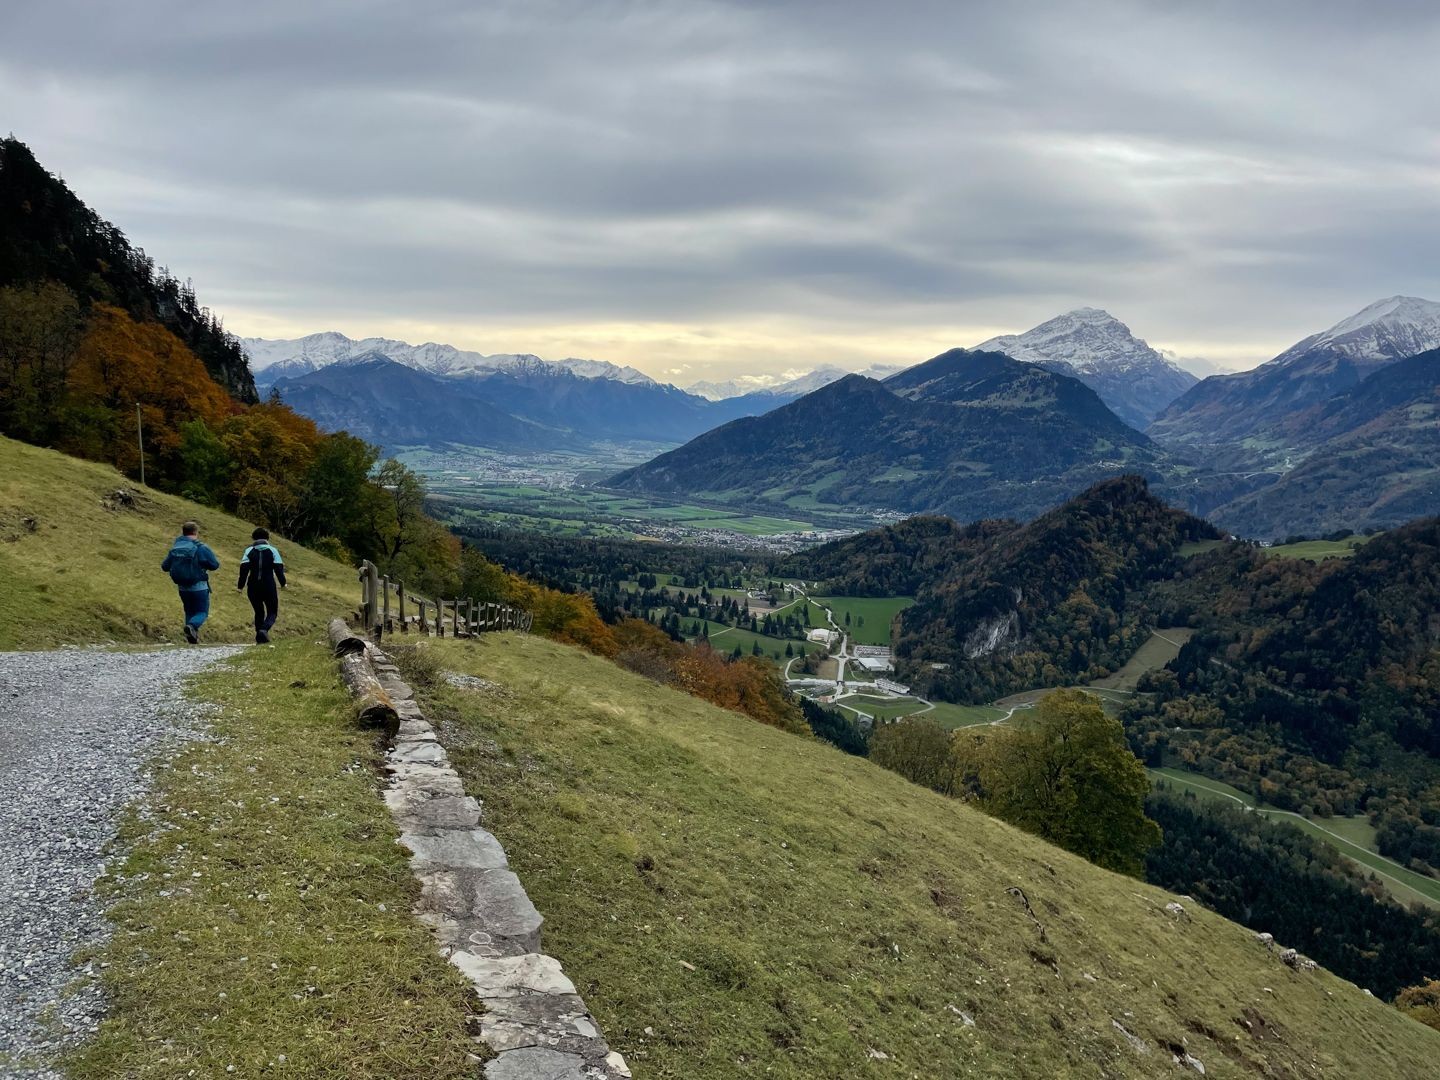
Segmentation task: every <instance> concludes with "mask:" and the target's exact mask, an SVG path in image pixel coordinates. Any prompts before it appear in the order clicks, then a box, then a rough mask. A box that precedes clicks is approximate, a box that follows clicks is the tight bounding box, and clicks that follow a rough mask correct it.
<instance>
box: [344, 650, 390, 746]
mask: <svg viewBox="0 0 1440 1080" xmlns="http://www.w3.org/2000/svg"><path fill="white" fill-rule="evenodd" d="M340 681H341V682H343V683H344V684H345V687H346V689H348V690H349V691H350V696H351V697H353V698H354V699H355V719H356V720H358V721H359V722H360V724H361V725H362V726H363V727H378V728H381V729H382V730H383V731H384V732H385V734H386V736H387V737H389V738H391V739H393V738H394V737H395V736H396V735H398V734H399V733H400V714H399V713H397V712H396V711H395V703H394V701H392V700H391V698H390V695H389V694H387V693H386V692H385V688H384V687H383V686H381V685H380V680H379V679H377V678H376V677H375V672H374V670H373V669H372V668H371V667H370V659H369V657H367V656H366V655H365V653H364V652H363V651H361V652H358V653H346V654H344V655H343V656H341V657H340Z"/></svg>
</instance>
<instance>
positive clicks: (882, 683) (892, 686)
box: [875, 679, 910, 694]
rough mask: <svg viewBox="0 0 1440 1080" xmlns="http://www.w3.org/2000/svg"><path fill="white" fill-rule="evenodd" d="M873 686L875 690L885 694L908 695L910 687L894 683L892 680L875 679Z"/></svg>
mask: <svg viewBox="0 0 1440 1080" xmlns="http://www.w3.org/2000/svg"><path fill="white" fill-rule="evenodd" d="M875 686H876V688H877V689H880V690H884V691H885V692H886V693H890V694H908V693H910V687H908V686H906V685H905V684H904V683H898V682H895V681H894V680H893V679H876V680H875Z"/></svg>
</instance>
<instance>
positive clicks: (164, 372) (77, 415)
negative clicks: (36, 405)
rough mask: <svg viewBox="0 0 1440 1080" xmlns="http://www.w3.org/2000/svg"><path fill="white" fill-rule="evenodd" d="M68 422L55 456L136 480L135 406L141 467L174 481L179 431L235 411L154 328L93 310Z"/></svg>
mask: <svg viewBox="0 0 1440 1080" xmlns="http://www.w3.org/2000/svg"><path fill="white" fill-rule="evenodd" d="M68 390H69V394H70V397H71V402H70V406H69V408H70V410H71V414H72V415H71V421H70V422H69V423H67V424H65V425H64V433H63V434H62V435H61V438H60V440H59V441H60V449H62V450H65V451H67V452H69V453H78V454H80V455H82V456H85V457H91V458H100V459H101V460H104V461H109V462H111V463H112V464H114V465H115V466H116V467H117V468H119V469H121V470H122V471H124V472H127V473H132V474H133V473H137V472H138V471H139V465H140V450H139V447H138V445H137V443H136V439H135V426H134V425H135V407H136V405H137V404H138V405H139V407H140V416H141V420H142V421H143V423H144V428H145V449H146V455H147V466H148V468H149V469H150V470H153V475H155V476H156V477H157V479H159V478H164V479H169V480H172V481H174V480H177V479H179V476H180V474H181V472H182V468H183V463H182V462H181V461H180V460H179V454H178V451H179V449H180V443H181V438H182V435H181V430H180V428H181V425H182V424H184V423H186V422H187V421H190V420H195V419H200V420H203V421H205V423H207V424H209V425H211V426H212V427H213V426H216V425H218V424H220V423H221V422H222V421H224V420H225V419H226V418H227V417H228V416H230V415H231V413H232V412H234V411H236V410H238V409H239V408H240V406H239V405H237V404H235V403H234V402H232V401H231V399H230V396H229V395H228V394H226V393H225V391H224V390H222V389H221V388H220V386H219V385H218V384H217V383H216V382H215V380H214V379H212V378H211V377H210V373H209V372H207V371H206V370H205V365H204V364H202V363H201V362H200V361H199V360H198V359H197V358H196V357H195V355H194V354H193V353H192V352H191V351H190V350H189V349H187V348H186V347H185V345H184V344H183V343H182V342H181V341H180V339H179V338H177V337H176V336H175V335H174V334H172V333H171V332H170V331H169V330H167V329H165V328H164V327H163V326H161V325H159V324H158V323H138V322H136V321H135V320H134V319H132V318H130V316H129V315H127V314H126V313H125V312H123V311H121V310H120V309H119V308H116V307H110V306H109V305H106V304H97V305H95V307H94V308H92V309H91V312H90V319H89V325H88V327H87V329H86V332H85V336H84V337H83V338H82V339H81V342H80V347H79V349H78V350H77V353H76V357H75V362H74V364H73V365H72V366H71V368H70V372H69V382H68Z"/></svg>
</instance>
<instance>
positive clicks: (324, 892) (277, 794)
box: [66, 641, 475, 1080]
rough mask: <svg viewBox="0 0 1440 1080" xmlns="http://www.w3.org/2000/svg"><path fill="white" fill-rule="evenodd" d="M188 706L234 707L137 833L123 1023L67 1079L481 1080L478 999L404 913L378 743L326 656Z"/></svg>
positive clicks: (120, 975) (116, 962)
mask: <svg viewBox="0 0 1440 1080" xmlns="http://www.w3.org/2000/svg"><path fill="white" fill-rule="evenodd" d="M192 693H193V695H194V696H195V697H196V698H198V699H200V700H204V701H209V702H214V703H216V704H218V705H219V706H220V707H219V709H218V711H217V712H216V713H215V714H214V716H213V719H212V722H211V728H212V731H213V735H214V741H205V742H198V743H192V744H188V745H187V746H186V747H185V748H183V749H182V750H181V751H180V752H179V754H178V755H176V756H175V757H174V758H173V760H171V761H170V762H169V763H168V764H166V765H161V766H160V767H159V768H157V769H156V772H155V779H154V784H153V788H152V790H151V792H150V794H149V796H148V797H147V798H146V799H145V800H144V802H143V806H142V807H141V808H140V809H139V810H137V811H135V812H132V813H131V814H130V816H129V818H128V820H127V821H126V823H125V825H124V829H123V834H122V838H121V844H122V846H123V849H124V850H125V855H124V859H123V861H122V862H121V863H120V864H119V866H118V875H117V877H115V878H109V879H102V886H101V887H102V889H103V890H104V892H105V894H106V896H107V898H108V899H109V900H110V901H111V902H112V904H113V906H112V907H111V909H110V914H111V918H112V919H113V921H114V922H115V923H116V932H115V936H114V938H113V940H112V941H111V942H110V944H109V945H108V946H106V947H105V948H104V949H103V950H101V952H100V955H99V956H98V957H97V958H96V959H98V960H99V961H102V962H104V963H107V964H108V965H109V966H108V967H106V968H105V969H104V971H103V975H102V978H103V982H104V986H105V990H106V993H107V994H108V996H109V999H110V1002H111V1007H110V1012H109V1015H108V1016H107V1017H106V1019H105V1021H104V1022H103V1023H102V1024H101V1027H100V1030H99V1033H98V1034H97V1035H96V1037H95V1038H94V1039H93V1040H91V1041H90V1042H89V1043H87V1044H85V1045H84V1046H83V1047H82V1048H81V1049H80V1050H79V1051H78V1053H76V1054H74V1055H73V1056H72V1057H71V1058H70V1060H69V1061H68V1062H66V1067H67V1074H68V1075H69V1076H71V1077H95V1078H97V1080H98V1078H112V1077H121V1076H123V1077H128V1078H139V1080H144V1078H149V1077H156V1078H160V1077H164V1078H167V1080H168V1078H170V1077H184V1076H187V1075H193V1076H206V1077H211V1076H225V1075H226V1074H227V1069H228V1068H229V1067H230V1066H234V1071H235V1073H236V1074H238V1075H240V1076H263V1075H270V1074H271V1073H273V1074H275V1075H280V1076H295V1077H326V1076H345V1077H374V1078H377V1080H380V1078H385V1080H389V1078H396V1077H414V1078H417V1080H419V1078H422V1077H423V1078H425V1080H430V1078H436V1077H462V1076H473V1075H474V1074H475V1070H474V1067H473V1065H470V1064H467V1061H466V1051H467V1050H470V1049H471V1048H472V1044H471V1043H470V1042H469V1040H468V1039H467V1037H466V1031H465V1013H466V1009H465V997H466V994H467V993H469V990H468V987H467V985H466V984H465V982H464V980H463V979H462V978H461V976H460V974H459V973H458V972H457V971H455V970H454V969H453V968H451V967H450V965H449V964H447V963H445V961H443V960H442V959H440V957H439V956H438V955H437V952H436V948H435V942H434V940H433V938H432V936H431V933H430V931H429V930H428V929H426V928H424V927H422V926H420V925H419V923H417V922H416V921H415V919H414V918H413V917H412V916H411V914H410V908H411V905H412V904H413V903H414V901H415V899H416V897H417V894H418V886H417V885H416V883H415V881H414V879H413V877H412V876H411V873H410V869H409V866H408V863H407V860H406V857H405V854H404V852H403V851H402V849H401V848H400V847H399V846H398V845H397V844H396V843H395V836H396V834H395V830H394V827H393V825H392V823H391V820H390V815H389V812H388V811H387V810H386V808H385V805H384V803H383V802H382V801H381V798H380V793H379V791H378V781H377V777H376V769H377V767H378V763H379V754H378V750H377V743H376V739H375V736H374V734H373V733H370V732H362V731H359V730H355V729H353V728H352V727H351V726H350V725H349V723H348V720H347V718H346V717H347V715H348V713H347V710H348V699H347V697H346V695H345V693H344V691H343V689H342V688H341V687H340V686H339V683H338V680H337V678H336V675H335V666H334V663H333V661H332V660H331V659H330V657H329V654H328V652H327V651H326V650H324V649H322V648H321V647H319V646H318V645H315V644H312V643H310V642H299V641H291V642H286V643H284V644H282V645H279V646H277V647H276V648H274V649H255V650H252V651H250V652H248V653H247V654H245V656H244V657H242V658H240V659H239V660H238V661H234V662H232V663H231V664H229V665H227V666H225V667H223V668H220V669H217V670H215V671H213V672H210V673H207V674H205V675H202V676H200V677H198V678H197V679H196V680H195V683H194V684H193V689H192ZM192 1070H193V1072H192Z"/></svg>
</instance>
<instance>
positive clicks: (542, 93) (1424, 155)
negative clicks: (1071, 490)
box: [0, 0, 1440, 378]
mask: <svg viewBox="0 0 1440 1080" xmlns="http://www.w3.org/2000/svg"><path fill="white" fill-rule="evenodd" d="M1437 52H1440V16H1437V14H1436V12H1435V9H1434V8H1433V6H1432V5H1428V4H1420V3H1415V4H1411V3H1380V4H1376V5H1369V6H1367V7H1366V8H1365V9H1364V10H1361V9H1360V8H1359V7H1357V6H1355V5H1349V4H1340V3H1329V2H1317V0H1309V2H1304V0H1296V2H1290V3H1287V2H1280V3H1273V4H1266V5H1251V4H1239V3H1236V4H1229V3H1225V2H1220V3H1210V4H1205V5H1159V4H1151V3H1091V4H1070V3H1045V2H1039V0H1036V2H1024V3H1013V2H1012V3H1004V4H1000V3H997V4H987V3H967V4H953V3H936V4H929V3H901V4H895V5H877V4H861V3H855V4H848V3H834V2H826V3H784V2H781V3H775V2H757V3H753V4H747V3H639V2H637V3H622V2H616V0H591V2H576V3H560V2H543V0H542V2H525V3H516V4H507V3H491V4H485V5H476V4H472V3H468V2H467V3H443V2H431V3H424V4H401V3H374V2H372V3H353V2H347V3H325V4H319V3H306V4H296V3H293V2H287V3H270V2H268V0H264V2H259V3H249V4H245V5H225V6H221V5H212V4H208V3H194V2H191V3H170V2H156V0H135V2H134V3H128V4H123V5H95V4H90V3H65V2H55V0H47V2H43V3H41V2H30V0H21V2H19V3H15V2H12V3H10V4H8V5H7V6H6V8H5V11H4V13H3V14H0V101H4V102H6V103H7V105H8V106H9V108H7V110H6V113H7V116H6V118H5V122H6V123H8V124H9V125H11V127H12V129H13V131H14V133H15V134H16V135H17V136H19V137H20V138H22V139H24V140H26V141H27V142H29V143H30V144H31V145H32V147H33V148H34V149H35V151H36V153H37V154H38V155H39V156H40V158H41V160H42V161H44V162H45V163H46V164H47V165H48V166H49V167H51V168H52V169H55V170H58V171H60V172H61V173H62V174H63V175H64V176H65V177H66V179H67V180H68V181H69V182H70V183H71V184H72V185H73V186H74V187H75V188H76V189H77V191H78V192H79V193H80V194H81V196H82V197H84V198H85V199H87V201H89V202H91V204H92V205H94V206H95V207H96V208H97V209H99V210H100V212H101V213H102V214H104V215H106V216H107V217H110V218H112V219H113V220H114V221H116V223H117V224H119V225H121V227H122V228H124V229H126V231H127V232H129V233H130V234H131V235H132V237H133V238H134V239H136V240H137V242H139V243H141V244H142V245H143V246H144V247H146V248H147V250H149V251H150V252H151V253H152V254H154V255H155V256H156V257H157V258H158V259H159V260H161V261H162V262H165V263H168V264H169V265H170V266H172V267H173V268H174V269H175V270H176V271H177V272H179V273H181V274H182V275H188V276H191V277H193V278H194V279H195V281H196V283H197V287H198V288H199V290H200V293H201V295H202V297H204V298H205V299H206V300H207V301H208V302H209V303H211V304H212V305H213V306H214V307H215V308H217V309H218V310H220V311H222V312H224V313H226V315H227V318H228V320H229V322H230V324H231V326H232V327H233V328H234V329H236V330H237V331H239V332H242V333H247V334H248V333H259V334H267V335H277V334H295V333H304V332H309V331H313V330H319V329H330V328H335V329H340V330H344V331H345V332H347V333H350V334H352V335H359V334H368V333H385V334H389V335H391V336H400V337H410V338H427V337H431V338H436V339H439V340H449V341H453V342H454V343H455V344H459V345H463V346H468V347H474V348H481V349H484V350H487V351H515V350H530V351H536V352H540V353H542V354H543V355H559V354H577V355H594V356H599V357H601V358H604V359H610V360H614V361H617V362H628V363H635V364H636V365H637V366H640V367H642V368H644V369H645V370H647V371H650V372H651V373H652V374H656V375H661V374H663V373H665V372H668V371H671V370H681V369H683V370H685V372H686V375H687V377H693V378H699V377H718V378H724V377H729V376H733V375H735V374H738V373H740V372H745V371H751V372H760V371H764V370H768V369H775V370H779V369H781V368H788V367H793V366H796V365H797V364H801V365H804V364H810V363H817V362H835V361H839V362H842V363H854V364H857V365H858V364H861V363H869V362H876V361H881V362H907V361H914V360H918V359H922V358H924V356H926V355H930V353H931V352H934V351H939V349H942V348H945V347H948V346H951V345H955V344H966V345H968V344H973V343H974V342H976V341H978V340H980V339H982V338H984V337H987V336H989V335H991V334H993V333H998V332H1006V331H1016V330H1023V329H1025V328H1026V327H1028V326H1031V325H1033V324H1035V323H1038V322H1040V321H1042V320H1044V319H1045V318H1048V317H1049V316H1051V315H1053V314H1056V313H1057V312H1059V311H1061V310H1064V309H1066V308H1069V307H1074V306H1078V305H1081V304H1091V305H1094V306H1100V307H1105V308H1107V309H1109V310H1110V311H1112V312H1113V313H1114V314H1116V315H1117V316H1119V317H1120V318H1121V319H1123V320H1125V321H1126V322H1128V323H1129V324H1130V325H1131V326H1132V328H1133V329H1134V330H1135V332H1136V333H1137V334H1140V335H1141V336H1144V337H1147V338H1149V339H1150V340H1151V341H1152V343H1155V344H1158V345H1163V346H1167V347H1170V348H1173V349H1175V350H1176V351H1177V352H1179V353H1180V354H1182V355H1191V356H1205V357H1209V358H1211V359H1215V360H1219V361H1222V362H1230V363H1233V364H1236V365H1237V366H1238V365H1245V364H1248V363H1253V362H1256V361H1259V360H1262V359H1265V358H1267V357H1268V356H1269V355H1273V354H1274V353H1276V352H1278V351H1279V350H1280V349H1281V348H1283V347H1284V346H1286V345H1288V344H1290V343H1291V342H1293V341H1294V340H1296V339H1298V338H1300V337H1303V336H1304V335H1305V334H1307V333H1310V332H1311V331H1313V330H1317V329H1320V328H1322V327H1324V326H1326V325H1328V324H1329V323H1331V322H1334V321H1336V320H1337V319H1339V318H1341V317H1343V316H1344V315H1346V314H1349V313H1350V312H1351V311H1353V310H1356V309H1358V308H1360V307H1362V306H1363V305H1364V304H1366V303H1367V302H1369V301H1370V300H1373V299H1375V298H1377V297H1379V296H1384V295H1389V294H1392V293H1409V294H1415V295H1422V296H1430V297H1440V264H1437V261H1436V260H1435V258H1434V257H1433V253H1434V251H1435V250H1436V249H1437V246H1440V244H1437V241H1440V114H1437V112H1436V110H1435V109H1434V103H1435V102H1436V101H1437V100H1440V65H1436V64H1434V62H1433V58H1434V56H1435V55H1436V54H1437Z"/></svg>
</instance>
